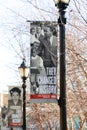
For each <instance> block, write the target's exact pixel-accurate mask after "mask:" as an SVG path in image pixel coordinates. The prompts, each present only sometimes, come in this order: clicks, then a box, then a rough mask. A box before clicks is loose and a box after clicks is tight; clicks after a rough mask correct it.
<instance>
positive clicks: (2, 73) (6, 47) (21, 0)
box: [0, 0, 56, 93]
mask: <svg viewBox="0 0 87 130" xmlns="http://www.w3.org/2000/svg"><path fill="white" fill-rule="evenodd" d="M30 1H31V0H30ZM32 4H34V6H35V5H36V4H37V5H38V6H39V7H40V8H42V9H47V12H44V13H43V11H41V10H38V9H37V8H36V6H35V7H34V6H32ZM32 4H31V2H27V0H0V92H1V93H4V92H7V91H8V86H11V85H16V84H18V79H17V78H16V77H17V73H15V71H14V70H13V68H14V64H17V65H18V66H16V68H15V70H16V71H18V68H17V67H19V66H20V64H21V62H22V61H21V59H18V58H16V54H15V52H14V51H13V50H12V47H11V46H10V45H11V44H12V45H14V47H15V49H19V48H18V45H17V44H18V43H17V41H16V40H15V38H14V35H13V33H14V34H15V35H16V36H17V33H18V31H19V30H21V31H24V30H25V31H26V30H27V31H28V28H27V27H28V23H27V22H26V21H27V20H31V21H32V20H42V21H43V20H50V17H51V18H52V20H53V21H54V20H55V18H56V17H55V15H54V13H56V8H55V4H54V2H53V0H46V1H43V3H42V0H39V2H38V0H32ZM49 4H50V7H51V8H49ZM53 10H54V13H53V16H54V17H52V14H51V13H49V12H53ZM37 14H38V15H37ZM17 29H18V31H17ZM15 30H16V31H15ZM23 37H24V41H25V40H26V42H28V40H29V37H28V36H26V37H25V36H22V38H23ZM18 75H19V74H18Z"/></svg>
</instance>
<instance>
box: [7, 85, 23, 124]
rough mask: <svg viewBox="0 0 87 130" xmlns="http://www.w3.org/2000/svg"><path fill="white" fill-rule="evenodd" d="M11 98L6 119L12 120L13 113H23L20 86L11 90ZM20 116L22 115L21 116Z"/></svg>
mask: <svg viewBox="0 0 87 130" xmlns="http://www.w3.org/2000/svg"><path fill="white" fill-rule="evenodd" d="M9 93H10V100H8V112H7V115H6V118H5V120H7V119H8V122H10V123H11V122H12V114H19V115H20V114H21V107H22V100H21V90H20V89H19V88H18V87H14V88H12V89H11V90H10V91H9ZM19 118H20V117H19Z"/></svg>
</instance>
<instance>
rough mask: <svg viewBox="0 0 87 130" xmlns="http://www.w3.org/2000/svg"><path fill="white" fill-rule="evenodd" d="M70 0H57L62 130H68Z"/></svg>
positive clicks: (59, 101)
mask: <svg viewBox="0 0 87 130" xmlns="http://www.w3.org/2000/svg"><path fill="white" fill-rule="evenodd" d="M69 1H70V0H55V5H56V6H57V8H58V9H59V19H58V24H59V29H60V30H59V33H60V34H59V39H60V98H59V100H58V103H59V106H60V130H67V108H66V62H65V24H66V18H65V10H66V8H67V6H68V4H69Z"/></svg>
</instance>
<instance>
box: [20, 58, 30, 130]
mask: <svg viewBox="0 0 87 130" xmlns="http://www.w3.org/2000/svg"><path fill="white" fill-rule="evenodd" d="M18 69H19V72H20V75H21V78H22V80H23V84H22V88H23V130H26V79H27V77H28V74H29V68H28V67H27V66H26V65H25V59H23V61H22V63H21V65H20V67H18Z"/></svg>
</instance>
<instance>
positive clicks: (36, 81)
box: [30, 21, 58, 102]
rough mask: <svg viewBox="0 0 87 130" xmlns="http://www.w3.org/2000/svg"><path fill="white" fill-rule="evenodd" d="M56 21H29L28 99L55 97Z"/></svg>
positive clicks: (42, 100)
mask: <svg viewBox="0 0 87 130" xmlns="http://www.w3.org/2000/svg"><path fill="white" fill-rule="evenodd" d="M57 41H58V40H57V23H56V22H40V21H38V22H31V23H30V52H31V53H30V100H31V102H55V101H56V99H57Z"/></svg>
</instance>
